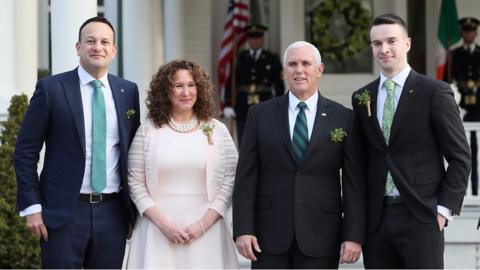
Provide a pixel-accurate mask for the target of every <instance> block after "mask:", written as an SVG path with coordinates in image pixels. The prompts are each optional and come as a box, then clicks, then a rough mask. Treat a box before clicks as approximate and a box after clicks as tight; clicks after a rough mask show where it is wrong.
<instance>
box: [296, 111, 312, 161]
mask: <svg viewBox="0 0 480 270" xmlns="http://www.w3.org/2000/svg"><path fill="white" fill-rule="evenodd" d="M297 107H298V109H300V111H299V112H298V114H297V119H296V120H295V126H294V127H293V137H292V142H293V151H294V152H295V155H296V156H297V158H298V160H299V161H300V162H302V161H303V158H304V156H305V152H306V151H307V146H308V126H307V117H306V116H305V108H307V104H305V102H299V103H298V105H297Z"/></svg>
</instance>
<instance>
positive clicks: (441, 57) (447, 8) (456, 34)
mask: <svg viewBox="0 0 480 270" xmlns="http://www.w3.org/2000/svg"><path fill="white" fill-rule="evenodd" d="M459 40H460V29H459V27H458V15H457V6H456V4H455V0H442V7H441V9H440V16H439V20H438V48H437V54H436V56H435V64H436V65H437V80H443V79H444V78H445V73H446V72H447V70H446V64H447V58H448V54H449V49H450V46H452V45H453V44H455V43H457V42H458V41H459Z"/></svg>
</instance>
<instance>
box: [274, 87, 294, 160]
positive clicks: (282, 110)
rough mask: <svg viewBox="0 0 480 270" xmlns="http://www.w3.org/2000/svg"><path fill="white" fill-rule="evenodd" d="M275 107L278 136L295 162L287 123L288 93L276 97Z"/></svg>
mask: <svg viewBox="0 0 480 270" xmlns="http://www.w3.org/2000/svg"><path fill="white" fill-rule="evenodd" d="M276 105H277V106H276V107H275V121H276V123H277V126H278V129H279V131H280V137H281V138H282V141H283V143H284V145H285V149H287V152H288V153H290V156H291V157H292V159H293V161H294V162H297V160H296V158H295V154H294V153H293V148H292V140H291V138H290V125H289V123H288V93H286V94H284V95H283V96H281V97H279V98H278V101H277V104H276Z"/></svg>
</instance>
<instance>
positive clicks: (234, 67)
mask: <svg viewBox="0 0 480 270" xmlns="http://www.w3.org/2000/svg"><path fill="white" fill-rule="evenodd" d="M232 30H233V52H232V68H231V71H232V72H231V78H232V79H231V80H230V89H231V91H230V92H231V93H230V94H231V99H232V109H233V108H235V103H236V101H237V61H236V60H237V42H236V37H235V32H236V31H235V25H233V27H232ZM234 121H236V120H235V119H234V118H233V117H232V118H230V121H229V122H228V129H229V130H230V132H231V133H232V134H233V130H234V128H235V125H234ZM236 132H237V130H236V129H235V133H236ZM235 137H238V136H235ZM238 144H240V142H238Z"/></svg>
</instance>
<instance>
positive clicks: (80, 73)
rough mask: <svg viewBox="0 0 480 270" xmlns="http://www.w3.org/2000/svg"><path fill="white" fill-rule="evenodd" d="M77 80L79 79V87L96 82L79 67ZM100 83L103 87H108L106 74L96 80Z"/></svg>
mask: <svg viewBox="0 0 480 270" xmlns="http://www.w3.org/2000/svg"><path fill="white" fill-rule="evenodd" d="M78 78H79V79H80V85H81V86H85V85H87V84H89V83H90V82H91V81H94V80H96V79H95V78H94V77H93V76H92V75H90V73H88V72H87V71H86V70H85V69H84V68H83V67H82V66H81V65H79V66H78ZM98 80H99V81H101V82H102V85H103V86H104V87H110V86H109V83H108V73H105V75H103V77H101V78H100V79H98Z"/></svg>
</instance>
